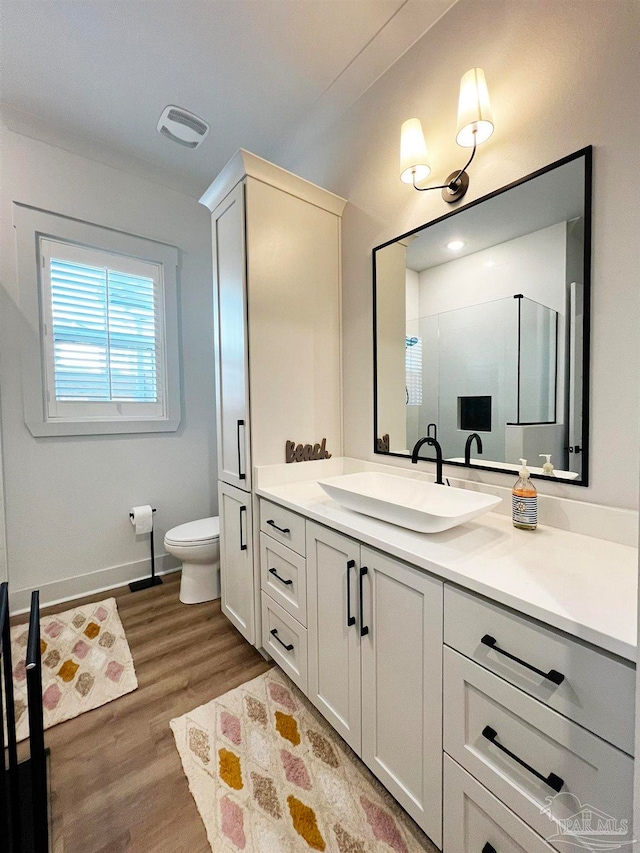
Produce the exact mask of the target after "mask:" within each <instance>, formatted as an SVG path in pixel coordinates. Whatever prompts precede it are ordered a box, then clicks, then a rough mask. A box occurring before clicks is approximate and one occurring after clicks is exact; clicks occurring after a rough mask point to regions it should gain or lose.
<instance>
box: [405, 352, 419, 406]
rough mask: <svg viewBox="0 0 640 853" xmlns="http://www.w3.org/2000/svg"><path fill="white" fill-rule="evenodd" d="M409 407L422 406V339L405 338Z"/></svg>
mask: <svg viewBox="0 0 640 853" xmlns="http://www.w3.org/2000/svg"><path fill="white" fill-rule="evenodd" d="M404 345H405V373H406V382H407V394H406V397H407V406H421V405H422V338H418V337H411V338H409V337H405V342H404Z"/></svg>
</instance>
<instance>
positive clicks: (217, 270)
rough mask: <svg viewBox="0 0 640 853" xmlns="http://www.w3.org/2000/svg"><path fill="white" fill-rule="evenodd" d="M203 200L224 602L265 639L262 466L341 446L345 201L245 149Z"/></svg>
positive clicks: (253, 635) (252, 633)
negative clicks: (256, 484)
mask: <svg viewBox="0 0 640 853" xmlns="http://www.w3.org/2000/svg"><path fill="white" fill-rule="evenodd" d="M200 201H201V203H202V204H204V205H206V207H208V208H209V210H211V212H212V244H213V277H214V333H215V353H216V356H215V373H216V394H217V400H216V402H217V408H216V416H217V429H218V478H219V501H220V540H221V547H220V562H221V575H222V577H221V581H222V583H221V587H222V609H223V612H224V613H225V614H226V615H227V617H228V618H229V619H230V620H231V621H232V622H233V624H234V625H235V626H236V627H237V628H238V630H239V631H240V632H241V633H242V634H243V635H244V636H245V637H246V639H247V640H248V641H249V642H251V643H254V644H256V645H258V646H259V645H260V644H261V641H260V637H261V630H260V619H261V615H260V614H261V608H260V568H259V559H258V555H259V553H260V548H259V540H258V535H259V531H258V522H257V501H256V499H255V496H253V495H252V492H251V484H252V471H253V466H255V465H271V464H277V463H281V462H284V461H285V445H286V442H287V441H294V442H296V443H302V444H315V443H317V442H320V441H321V440H322V439H326V446H327V450H328V451H329V452H330V453H332V454H334V455H340V454H341V453H342V418H341V378H340V377H341V349H340V218H341V216H342V211H343V209H344V206H345V204H346V202H345V200H344V199H342V198H339V197H338V196H336V195H333V193H330V192H327V191H326V190H324V189H322V188H320V187H317V186H315V185H314V184H311V183H309V182H308V181H304V180H303V179H302V178H299V177H297V176H296V175H292V174H291V173H290V172H286V171H285V170H284V169H280V168H279V167H277V166H274V165H273V164H272V163H268V162H267V161H266V160H263V159H261V158H260V157H256V156H255V155H253V154H250V153H249V152H247V151H244V150H242V149H241V150H240V151H238V152H237V154H236V155H235V156H234V157H233V158H232V159H231V160H230V162H229V163H228V164H227V165H226V166H225V168H224V169H223V170H222V172H221V173H220V175H219V176H218V177H217V178H216V180H215V181H214V182H213V183H212V184H211V186H210V187H209V189H208V190H207V191H206V193H205V194H204V195H203V197H202V198H201V199H200ZM243 495H244V498H243ZM241 507H245V508H244V509H242V511H241ZM254 558H255V559H254Z"/></svg>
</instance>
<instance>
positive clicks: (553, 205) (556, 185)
mask: <svg viewBox="0 0 640 853" xmlns="http://www.w3.org/2000/svg"><path fill="white" fill-rule="evenodd" d="M584 175H585V161H584V158H583V157H580V158H578V159H577V160H571V161H570V162H569V163H565V164H564V165H563V166H559V167H558V168H556V169H552V170H551V171H549V172H545V173H544V174H542V175H539V176H538V177H537V178H534V179H533V180H530V181H527V182H526V183H523V184H519V185H518V186H516V187H514V188H513V189H511V190H509V191H508V192H504V193H500V194H499V195H497V196H494V197H493V198H491V199H489V200H487V201H485V202H483V203H482V204H477V205H475V206H474V207H470V208H468V209H464V208H463V209H462V210H461V211H460V215H458V216H450V217H448V218H447V219H443V220H442V221H441V222H437V223H436V224H435V225H430V226H428V227H427V228H425V230H424V231H423V232H422V233H418V234H417V235H416V236H415V238H414V239H413V240H411V242H408V241H406V240H405V241H404V242H407V245H408V248H407V267H408V268H409V269H412V270H416V271H417V272H422V270H426V269H430V268H431V267H435V266H438V265H439V264H445V263H447V262H448V261H453V260H455V259H456V258H462V257H464V256H465V255H471V254H473V253H474V252H480V251H481V250H482V249H488V248H490V247H491V246H497V245H498V244H499V243H506V242H507V240H515V238H516V237H522V236H523V234H532V233H533V232H534V231H540V230H541V229H542V228H546V227H548V226H549V225H555V224H557V223H558V222H569V221H570V220H572V219H576V218H577V217H579V216H584V190H585V186H584ZM471 180H473V175H472V177H471ZM453 240H462V241H464V244H465V245H464V247H463V248H462V249H460V250H458V251H455V252H454V251H452V250H451V249H448V248H447V243H449V242H451V241H453Z"/></svg>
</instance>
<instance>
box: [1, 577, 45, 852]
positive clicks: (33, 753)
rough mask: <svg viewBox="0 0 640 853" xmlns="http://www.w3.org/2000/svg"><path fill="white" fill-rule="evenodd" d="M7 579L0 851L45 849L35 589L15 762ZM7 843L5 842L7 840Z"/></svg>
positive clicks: (3, 605) (3, 604) (3, 603)
mask: <svg viewBox="0 0 640 853" xmlns="http://www.w3.org/2000/svg"><path fill="white" fill-rule="evenodd" d="M8 601H9V591H8V585H7V584H6V583H3V584H2V585H0V628H1V633H2V645H1V647H0V655H1V657H2V668H3V670H4V685H3V686H4V696H3V697H2V698H3V699H4V707H5V710H6V722H7V738H6V741H5V731H4V725H3V721H2V714H1V708H0V732H1V737H0V746H2V747H5V745H6V747H7V754H8V758H9V767H8V768H7V766H6V758H5V751H4V748H3V749H2V750H1V751H0V754H2V756H3V766H2V770H3V772H2V774H1V775H0V842H1V844H0V849H2V851H3V853H4V851H5V850H7V851H8V853H48V851H49V781H48V779H49V773H48V766H47V760H48V756H49V751H48V750H47V749H45V745H44V719H43V708H42V659H41V652H40V606H39V605H40V602H39V594H38V592H37V591H34V592H33V593H32V594H31V614H30V619H29V635H28V641H27V654H26V662H25V663H26V670H27V701H28V714H29V752H30V757H29V759H28V761H23V762H21V763H20V764H18V758H17V749H16V729H15V703H14V697H13V680H12V667H11V664H12V661H11V637H10V630H9V604H8ZM7 845H8V846H7Z"/></svg>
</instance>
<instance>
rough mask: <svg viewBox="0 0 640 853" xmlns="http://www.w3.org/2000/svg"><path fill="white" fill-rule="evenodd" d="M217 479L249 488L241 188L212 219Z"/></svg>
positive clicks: (242, 185) (247, 386)
mask: <svg viewBox="0 0 640 853" xmlns="http://www.w3.org/2000/svg"><path fill="white" fill-rule="evenodd" d="M212 245H213V278H214V300H213V301H214V306H215V309H214V332H215V352H216V395H217V422H218V477H219V478H220V479H221V480H223V481H224V482H225V483H230V484H231V485H232V486H239V487H240V488H241V489H246V490H247V491H249V490H250V489H251V453H250V446H251V445H250V435H249V368H248V351H247V281H246V262H245V216H244V184H243V183H240V184H238V186H237V187H235V189H234V190H232V192H230V193H229V195H228V196H227V197H226V198H225V200H224V201H223V202H222V203H221V204H220V205H219V206H218V207H217V208H216V209H215V210H214V212H213V217H212Z"/></svg>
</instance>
